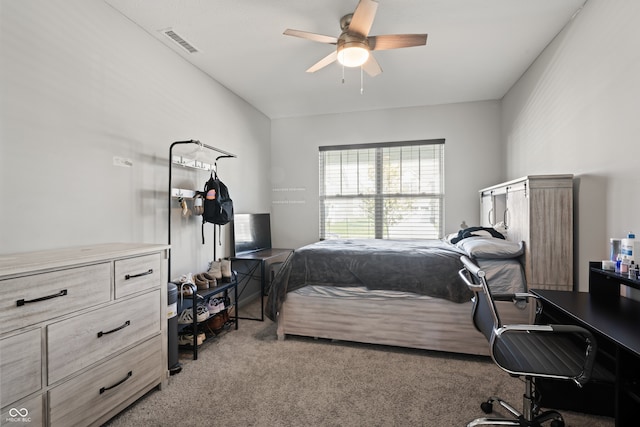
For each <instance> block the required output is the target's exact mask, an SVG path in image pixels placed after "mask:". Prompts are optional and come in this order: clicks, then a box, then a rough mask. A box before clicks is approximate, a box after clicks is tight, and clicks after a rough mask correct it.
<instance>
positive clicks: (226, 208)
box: [200, 172, 233, 244]
mask: <svg viewBox="0 0 640 427" xmlns="http://www.w3.org/2000/svg"><path fill="white" fill-rule="evenodd" d="M200 194H201V195H202V197H203V199H204V200H203V207H204V211H203V213H202V244H204V224H205V223H207V222H210V223H212V224H216V225H218V226H220V225H225V224H227V223H228V222H229V221H231V220H232V219H233V200H231V197H230V196H229V189H228V188H227V186H226V185H224V183H223V182H222V181H220V179H219V178H218V173H217V172H216V173H215V176H214V174H213V172H212V173H211V176H210V178H209V180H208V181H207V182H206V183H205V185H204V191H203V192H201V193H200Z"/></svg>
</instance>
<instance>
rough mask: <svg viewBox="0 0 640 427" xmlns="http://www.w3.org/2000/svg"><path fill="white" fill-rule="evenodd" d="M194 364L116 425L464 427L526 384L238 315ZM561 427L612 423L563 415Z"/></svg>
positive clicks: (518, 401) (469, 363)
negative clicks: (290, 333)
mask: <svg viewBox="0 0 640 427" xmlns="http://www.w3.org/2000/svg"><path fill="white" fill-rule="evenodd" d="M239 326H240V328H239V330H237V331H235V330H232V331H231V332H228V333H226V334H224V335H221V336H220V337H217V338H215V339H213V340H210V342H205V344H204V345H203V346H202V348H201V351H200V353H199V358H198V360H196V361H192V360H190V359H189V357H188V356H189V355H188V354H184V355H181V361H182V362H183V369H182V372H181V373H179V374H177V375H175V376H172V377H171V378H170V379H169V384H168V386H167V387H165V388H164V389H163V390H162V391H153V392H151V393H149V394H148V395H147V396H145V397H144V398H143V399H141V400H139V401H138V402H137V403H136V404H134V405H133V406H132V407H130V408H129V409H127V410H126V411H124V412H123V413H121V414H120V415H118V416H117V417H116V418H114V419H113V420H111V421H110V422H109V423H108V425H110V426H113V427H116V426H200V425H208V426H226V427H232V426H438V427H441V426H464V425H466V423H467V422H468V421H470V420H472V419H474V418H476V417H481V416H483V415H484V414H483V413H482V411H481V410H480V405H479V404H480V402H481V401H483V399H486V398H487V397H488V396H490V395H498V396H500V397H502V398H505V399H507V400H508V401H509V402H510V403H511V404H512V405H514V406H515V407H516V408H518V409H520V408H521V407H522V406H521V405H522V398H521V396H522V393H523V391H524V386H523V384H522V382H521V381H520V380H518V379H515V378H511V377H510V376H509V375H507V374H506V373H504V372H502V371H501V370H500V369H499V368H497V367H496V366H495V365H494V364H493V363H491V362H490V360H489V359H488V358H479V357H466V356H461V355H453V354H447V353H438V352H428V351H422V350H411V349H409V350H407V349H398V348H391V347H383V346H369V345H362V344H350V343H341V342H331V341H326V340H313V339H307V338H292V337H289V338H287V339H286V340H285V341H277V340H276V336H275V324H273V323H272V322H271V321H268V320H267V321H265V322H256V321H249V320H244V321H243V320H241V321H240V325H239ZM563 414H564V416H565V421H566V423H567V426H575V427H578V426H579V427H604V426H613V425H614V422H613V420H612V419H610V418H603V417H595V416H587V415H584V414H576V413H571V412H563Z"/></svg>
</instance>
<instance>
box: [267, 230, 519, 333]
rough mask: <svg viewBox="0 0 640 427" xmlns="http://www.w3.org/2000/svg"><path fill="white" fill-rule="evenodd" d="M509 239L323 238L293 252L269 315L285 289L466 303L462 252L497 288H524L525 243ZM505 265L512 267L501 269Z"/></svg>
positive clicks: (274, 291)
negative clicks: (361, 291) (348, 290)
mask: <svg viewBox="0 0 640 427" xmlns="http://www.w3.org/2000/svg"><path fill="white" fill-rule="evenodd" d="M495 240H500V241H501V242H500V243H502V244H500V243H497V242H494V241H495ZM465 241H468V242H469V243H466V244H465V243H464V242H465ZM471 242H473V243H471ZM505 243H506V244H505ZM510 243H511V242H507V241H505V240H502V239H497V238H493V237H468V238H465V239H463V240H461V241H460V242H458V244H457V245H453V244H450V243H447V242H446V241H444V240H411V241H407V240H402V241H400V240H378V239H376V240H373V239H371V240H368V239H344V240H325V241H321V242H318V243H314V244H311V245H307V246H304V247H302V248H300V249H297V250H296V251H294V252H293V254H292V255H291V256H290V257H289V259H287V261H286V262H285V263H284V265H283V266H282V268H281V269H280V272H279V274H278V275H277V276H276V278H275V279H274V280H273V283H272V286H271V290H270V292H269V298H268V301H267V306H266V311H265V314H266V315H267V317H269V318H270V319H271V320H274V321H276V318H277V314H278V312H279V310H280V307H281V306H282V303H283V302H284V300H285V299H286V295H287V293H288V292H293V291H296V290H298V289H301V288H304V287H305V286H316V287H361V288H365V289H367V290H370V291H374V290H389V291H396V292H408V293H411V294H415V295H424V296H429V297H433V298H440V299H444V300H448V301H451V302H455V303H464V302H468V301H469V300H470V299H471V297H472V293H471V291H469V290H468V288H467V286H466V285H465V284H464V282H463V281H462V280H461V279H460V277H459V276H458V270H460V268H462V263H461V262H460V256H461V255H469V256H471V257H472V258H474V259H476V260H477V261H478V262H479V264H480V263H482V264H481V265H480V266H481V267H482V268H485V269H487V268H490V269H491V272H487V274H488V277H491V283H492V284H493V285H495V286H499V287H501V288H500V289H501V290H500V291H499V292H501V293H502V292H507V290H508V291H510V292H523V291H524V290H525V286H524V277H523V275H522V268H521V266H520V264H519V262H518V261H517V260H516V259H515V258H517V257H519V256H520V255H521V254H522V245H521V244H516V245H515V246H513V245H511V244H510ZM474 254H475V255H474ZM476 255H479V256H476ZM507 264H509V265H512V268H511V269H503V268H502V267H503V266H504V265H507ZM493 285H492V286H493Z"/></svg>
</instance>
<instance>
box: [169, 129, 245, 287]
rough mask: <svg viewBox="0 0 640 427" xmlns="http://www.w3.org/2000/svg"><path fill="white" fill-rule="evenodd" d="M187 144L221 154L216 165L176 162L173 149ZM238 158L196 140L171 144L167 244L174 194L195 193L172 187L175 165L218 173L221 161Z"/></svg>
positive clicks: (214, 248) (214, 253) (214, 244)
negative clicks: (219, 161)
mask: <svg viewBox="0 0 640 427" xmlns="http://www.w3.org/2000/svg"><path fill="white" fill-rule="evenodd" d="M187 144H194V145H197V146H199V147H201V148H206V149H208V150H211V151H214V152H216V153H218V154H220V155H219V156H217V157H216V159H215V163H214V164H213V165H210V164H206V163H199V162H197V161H195V160H194V161H193V162H192V161H191V160H184V159H183V158H182V157H181V158H180V161H178V162H176V161H174V158H173V148H174V147H175V146H177V145H187ZM235 157H238V156H236V155H235V154H232V153H229V152H228V151H224V150H221V149H220V148H216V147H212V146H211V145H207V144H204V143H202V142H200V141H198V140H195V139H191V140H188V141H176V142H174V143H172V144H171V146H170V147H169V197H168V200H169V205H168V208H169V209H168V212H167V222H168V226H167V229H168V239H167V243H168V244H169V245H171V204H172V203H171V201H172V198H173V196H174V193H176V194H184V195H185V196H186V197H188V196H189V194H190V195H191V196H190V197H193V195H194V193H195V192H194V191H193V190H183V189H174V188H173V187H172V186H171V183H172V171H173V165H174V164H177V165H180V166H183V167H188V168H193V169H200V170H207V171H214V172H216V173H217V169H218V160H220V159H225V158H235ZM216 247H217V244H216V228H215V227H214V228H213V259H214V260H215V259H216ZM169 259H171V247H169ZM168 264H169V265H168V267H167V274H168V278H167V281H168V282H170V281H171V262H169V263H168Z"/></svg>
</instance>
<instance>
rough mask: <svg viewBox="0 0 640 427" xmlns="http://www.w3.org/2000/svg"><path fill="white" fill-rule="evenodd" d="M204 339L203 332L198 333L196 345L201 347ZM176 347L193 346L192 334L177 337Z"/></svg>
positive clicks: (205, 337)
mask: <svg viewBox="0 0 640 427" xmlns="http://www.w3.org/2000/svg"><path fill="white" fill-rule="evenodd" d="M206 339H207V336H206V335H205V334H204V333H203V332H200V333H198V335H197V336H196V345H202V343H203V342H204V340H206ZM178 345H193V334H192V333H187V334H181V335H178Z"/></svg>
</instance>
